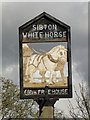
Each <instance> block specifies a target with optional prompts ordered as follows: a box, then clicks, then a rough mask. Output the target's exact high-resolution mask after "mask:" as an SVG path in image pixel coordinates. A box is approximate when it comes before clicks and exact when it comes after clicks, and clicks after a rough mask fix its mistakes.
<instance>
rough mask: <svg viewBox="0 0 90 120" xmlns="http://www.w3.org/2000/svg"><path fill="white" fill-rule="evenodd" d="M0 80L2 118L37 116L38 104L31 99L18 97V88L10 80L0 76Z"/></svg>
mask: <svg viewBox="0 0 90 120" xmlns="http://www.w3.org/2000/svg"><path fill="white" fill-rule="evenodd" d="M0 82H2V86H1V87H2V89H1V100H2V104H0V109H1V111H2V112H1V114H2V118H31V117H35V118H36V117H37V113H38V106H37V103H36V102H35V101H33V100H32V99H24V100H23V99H22V100H21V99H20V90H19V89H18V87H17V85H15V84H14V83H13V82H12V81H11V80H9V79H5V78H0Z"/></svg>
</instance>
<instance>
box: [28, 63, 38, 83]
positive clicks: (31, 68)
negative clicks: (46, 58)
mask: <svg viewBox="0 0 90 120" xmlns="http://www.w3.org/2000/svg"><path fill="white" fill-rule="evenodd" d="M36 70H37V69H36V67H34V66H33V65H30V67H29V73H28V74H29V80H30V81H31V83H35V81H34V79H33V74H34V73H35V72H36Z"/></svg>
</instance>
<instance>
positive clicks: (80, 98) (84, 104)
mask: <svg viewBox="0 0 90 120" xmlns="http://www.w3.org/2000/svg"><path fill="white" fill-rule="evenodd" d="M79 88H80V94H79V93H77V91H76V90H75V95H76V99H75V101H76V107H74V106H73V105H72V103H71V102H70V100H69V114H70V116H71V117H72V118H73V119H74V120H76V119H77V118H82V119H84V120H87V119H89V120H90V113H89V110H90V109H89V95H88V88H86V87H85V86H84V85H83V82H82V84H79Z"/></svg>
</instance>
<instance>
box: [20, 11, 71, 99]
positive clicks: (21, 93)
mask: <svg viewBox="0 0 90 120" xmlns="http://www.w3.org/2000/svg"><path fill="white" fill-rule="evenodd" d="M42 17H47V18H48V19H50V20H53V21H54V22H56V23H58V24H59V25H60V26H62V27H65V28H66V30H67V50H68V51H67V61H68V94H61V95H58V94H55V95H48V94H47V90H48V87H47V86H46V87H45V94H40V95H24V87H23V54H22V39H23V38H22V32H23V31H24V30H26V29H27V27H28V26H29V25H31V24H33V23H34V22H35V21H38V20H39V19H41V18H42ZM40 42H60V41H59V40H57V41H49V40H48V41H37V40H35V41H33V42H32V41H31V43H40ZM71 66H72V65H71V27H70V26H68V25H66V24H65V23H63V22H61V21H59V20H58V19H56V18H54V17H53V16H51V15H49V14H47V13H46V12H43V13H41V14H40V15H38V16H37V17H35V18H34V19H32V20H30V21H29V22H27V23H25V24H24V25H22V26H20V27H19V73H20V98H21V99H38V98H41V99H43V98H45V97H46V96H48V98H72V67H71ZM27 89H29V88H27ZM37 89H38V88H30V90H37ZM39 89H42V88H39ZM50 89H52V90H53V88H50ZM57 89H59V90H60V89H63V88H57Z"/></svg>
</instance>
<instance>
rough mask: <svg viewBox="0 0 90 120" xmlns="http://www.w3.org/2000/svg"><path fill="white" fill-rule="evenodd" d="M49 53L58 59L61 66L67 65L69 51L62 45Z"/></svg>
mask: <svg viewBox="0 0 90 120" xmlns="http://www.w3.org/2000/svg"><path fill="white" fill-rule="evenodd" d="M49 53H50V54H51V55H52V56H53V57H54V58H56V59H58V60H59V62H60V63H61V64H65V62H66V61H67V49H66V48H65V47H64V46H62V45H58V46H55V47H54V48H52V49H51V50H50V52H49Z"/></svg>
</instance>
